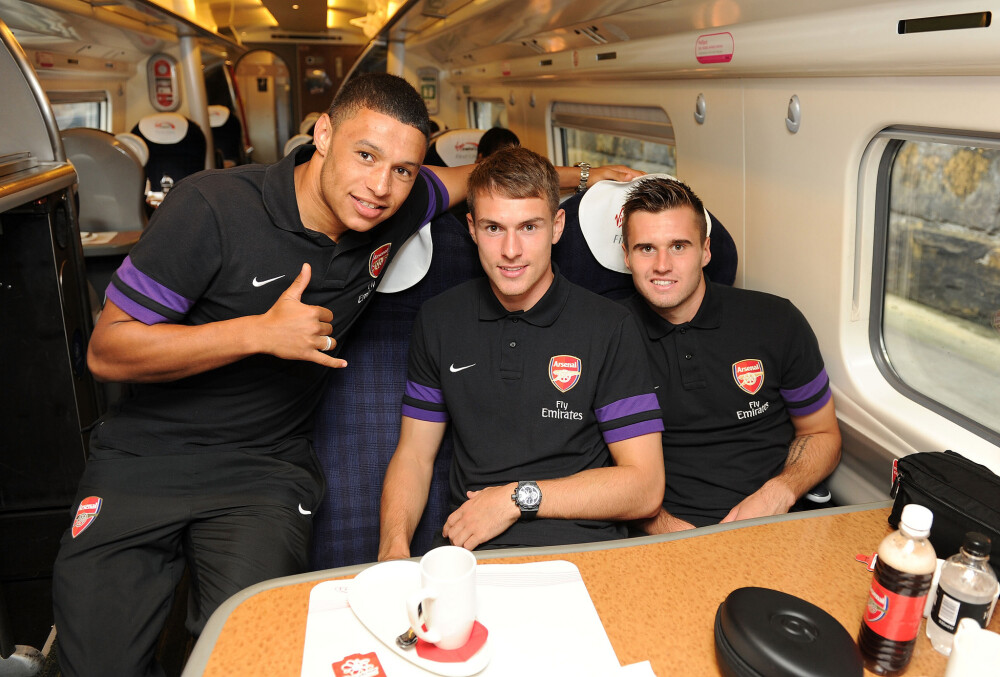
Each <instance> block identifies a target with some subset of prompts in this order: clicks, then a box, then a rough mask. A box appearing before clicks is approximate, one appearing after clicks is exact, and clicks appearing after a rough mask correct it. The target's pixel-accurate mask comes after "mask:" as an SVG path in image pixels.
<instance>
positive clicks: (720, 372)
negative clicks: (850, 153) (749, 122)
mask: <svg viewBox="0 0 1000 677" xmlns="http://www.w3.org/2000/svg"><path fill="white" fill-rule="evenodd" d="M707 284H708V287H707V290H706V292H705V299H704V300H703V301H702V304H701V308H700V309H699V310H698V313H697V314H696V315H695V317H694V319H692V320H691V321H690V322H687V323H684V324H679V325H676V326H675V325H673V324H671V323H669V322H667V321H666V320H664V319H663V318H661V317H660V316H659V315H657V314H656V313H654V312H653V311H652V310H651V309H650V308H649V306H648V305H647V304H646V301H645V300H644V299H643V298H642V297H641V296H639V295H638V294H637V295H635V296H634V297H632V298H631V299H629V300H628V301H626V302H625V305H626V306H627V307H628V308H629V309H630V310H631V311H632V313H633V314H634V315H635V317H636V319H637V320H638V321H639V323H640V324H641V325H642V333H643V335H644V339H645V341H644V342H645V346H646V353H647V355H648V356H649V361H650V364H651V366H652V372H653V383H654V386H655V387H656V393H657V396H658V397H659V400H660V408H661V409H662V411H663V423H664V426H665V430H664V432H663V460H664V464H665V468H666V474H667V487H666V493H665V496H664V499H663V506H664V507H665V508H666V509H667V510H668V511H669V512H670V513H671V514H673V515H676V516H677V517H681V518H683V519H686V520H688V521H689V522H691V523H692V524H694V525H695V526H704V525H706V524H714V523H716V522H718V521H719V520H721V519H722V518H723V517H725V516H726V514H728V512H729V511H730V510H731V509H732V507H733V506H734V505H736V504H737V503H739V502H740V501H741V500H743V499H744V498H746V497H747V496H749V495H750V494H752V493H753V492H754V491H756V490H757V489H759V488H760V487H761V486H762V485H763V484H764V483H765V482H766V481H767V480H769V479H770V478H772V477H774V476H775V475H777V474H778V473H779V472H781V469H782V468H783V467H784V464H785V459H786V458H787V457H788V445H789V443H791V441H792V438H793V437H794V436H795V429H794V427H793V426H792V421H791V418H790V416H805V415H806V414H810V413H813V412H815V411H817V410H819V409H820V408H821V407H822V406H823V405H824V404H826V403H827V401H828V400H829V399H830V397H831V395H830V381H829V379H828V378H827V375H826V370H825V369H824V367H823V358H822V356H821V355H820V352H819V344H818V343H817V341H816V336H815V334H813V331H812V329H811V328H810V327H809V324H808V322H806V319H805V317H803V316H802V313H800V312H799V310H798V309H797V308H796V307H795V306H793V305H792V303H791V302H790V301H788V300H787V299H783V298H780V297H777V296H772V295H770V294H765V293H761V292H754V291H747V290H743V289H735V288H733V287H727V286H725V285H719V284H713V283H711V282H708V283H707Z"/></svg>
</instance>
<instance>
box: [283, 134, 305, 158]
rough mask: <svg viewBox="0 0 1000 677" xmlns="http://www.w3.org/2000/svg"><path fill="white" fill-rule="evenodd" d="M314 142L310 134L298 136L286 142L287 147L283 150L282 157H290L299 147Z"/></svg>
mask: <svg viewBox="0 0 1000 677" xmlns="http://www.w3.org/2000/svg"><path fill="white" fill-rule="evenodd" d="M312 140H313V138H312V135H310V134H296V135H295V136H293V137H292V138H290V139H289V140H288V141H285V147H284V148H283V149H282V155H288V154H289V153H291V152H292V151H293V150H295V149H296V148H298V147H299V146H301V145H303V144H307V143H312Z"/></svg>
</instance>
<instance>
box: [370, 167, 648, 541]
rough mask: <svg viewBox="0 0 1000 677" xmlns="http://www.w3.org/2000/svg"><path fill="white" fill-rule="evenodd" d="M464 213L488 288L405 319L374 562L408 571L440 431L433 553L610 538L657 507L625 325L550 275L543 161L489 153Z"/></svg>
mask: <svg viewBox="0 0 1000 677" xmlns="http://www.w3.org/2000/svg"><path fill="white" fill-rule="evenodd" d="M468 199H469V207H470V214H469V216H468V223H469V232H470V233H471V235H472V237H473V239H474V240H475V242H476V245H477V247H478V249H479V259H480V263H481V264H482V266H483V269H484V270H485V271H486V278H484V279H478V280H472V281H470V282H467V283H465V284H463V285H460V286H458V287H456V288H454V289H452V290H450V291H448V292H445V293H443V294H441V295H439V296H437V297H435V298H433V299H431V300H430V301H428V302H427V303H425V304H424V306H423V308H422V309H421V311H420V314H419V315H418V317H417V321H416V323H415V326H414V332H413V338H412V342H411V345H410V360H409V373H408V382H407V386H406V391H405V395H404V398H403V416H402V423H401V428H400V437H399V445H398V446H397V448H396V452H395V454H394V455H393V458H392V460H391V461H390V463H389V468H388V470H387V472H386V478H385V485H384V488H383V492H382V510H381V543H380V547H379V559H381V560H386V559H394V558H401V557H409V555H410V539H411V538H412V536H413V533H414V530H415V528H416V526H417V523H418V521H419V520H420V516H421V514H422V513H423V509H424V506H425V504H426V501H427V495H428V490H429V487H430V481H431V474H432V470H433V463H434V458H435V457H436V455H437V452H438V447H439V446H440V444H441V441H442V439H443V438H444V434H445V430H446V427H447V424H448V422H449V421H450V422H451V424H452V434H453V436H454V441H455V456H454V459H453V461H452V467H451V473H450V480H449V481H450V489H451V502H452V513H451V515H450V516H449V517H448V519H447V521H446V522H445V524H444V527H443V529H442V537H443V539H447V541H448V542H451V543H452V544H454V545H459V546H462V547H465V548H468V549H475V548H478V547H510V546H529V545H555V544H562V543H579V542H587V541H596V540H608V539H614V538H621V537H623V536H625V535H626V532H625V528H624V526H623V525H622V524H621V522H622V521H623V520H632V519H639V518H644V517H650V516H652V515H653V514H655V512H656V510H658V508H659V504H660V500H661V498H662V495H663V462H662V457H661V452H660V441H659V432H660V431H661V430H662V424H661V422H660V413H659V408H658V406H657V403H656V397H655V396H654V395H653V391H652V388H651V387H650V385H649V383H648V378H647V375H646V372H647V367H646V365H645V360H644V356H643V353H642V346H641V341H640V338H639V335H638V332H637V330H636V327H635V325H634V323H633V321H632V319H631V318H630V317H629V315H628V313H627V312H626V311H625V309H623V308H621V306H619V305H618V304H616V303H614V302H611V301H609V300H607V299H604V298H602V297H600V296H597V295H596V294H593V293H591V292H588V291H586V290H584V289H582V288H580V287H577V286H575V285H573V284H572V283H570V282H569V281H567V280H565V279H564V278H562V276H560V275H559V272H558V270H556V269H555V268H554V266H553V265H552V263H551V251H552V245H553V244H554V243H555V242H557V241H558V240H559V237H560V235H561V234H562V229H563V222H564V216H565V215H564V213H563V211H562V210H561V209H559V179H558V176H557V175H556V171H555V169H554V168H553V167H552V165H551V164H550V163H549V162H548V160H546V159H544V158H542V157H540V156H538V155H536V154H535V153H533V152H531V151H529V150H527V149H523V148H507V149H503V150H501V151H498V152H497V153H494V154H493V155H491V156H490V157H488V158H486V159H484V160H483V161H482V162H481V163H479V164H478V165H477V167H476V169H475V170H474V171H473V173H472V174H471V176H470V178H469V185H468Z"/></svg>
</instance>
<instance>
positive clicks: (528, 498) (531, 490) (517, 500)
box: [510, 481, 542, 520]
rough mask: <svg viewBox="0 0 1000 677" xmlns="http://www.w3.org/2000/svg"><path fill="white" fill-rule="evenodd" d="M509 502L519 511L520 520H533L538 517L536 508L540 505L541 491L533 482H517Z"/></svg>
mask: <svg viewBox="0 0 1000 677" xmlns="http://www.w3.org/2000/svg"><path fill="white" fill-rule="evenodd" d="M510 500H512V501H514V505H516V506H517V507H518V508H519V509H520V510H521V519H523V520H533V519H535V517H537V516H538V506H539V505H541V504H542V490H541V489H539V488H538V485H537V484H535V483H534V482H531V481H527V482H525V481H522V482H518V483H517V489H515V490H514V493H513V494H511V495H510Z"/></svg>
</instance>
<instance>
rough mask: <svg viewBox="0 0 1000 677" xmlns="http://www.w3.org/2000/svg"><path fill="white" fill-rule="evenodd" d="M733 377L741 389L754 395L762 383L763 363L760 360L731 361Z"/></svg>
mask: <svg viewBox="0 0 1000 677" xmlns="http://www.w3.org/2000/svg"><path fill="white" fill-rule="evenodd" d="M733 378H734V379H736V385H738V386H739V387H740V388H741V389H742V390H744V391H746V392H748V393H750V394H751V395H756V394H757V391H758V390H760V387H761V386H762V385H764V365H763V364H762V363H761V361H760V360H740V361H739V362H735V363H733Z"/></svg>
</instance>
